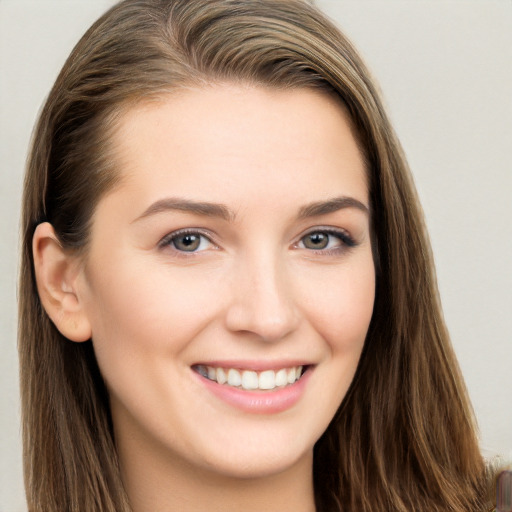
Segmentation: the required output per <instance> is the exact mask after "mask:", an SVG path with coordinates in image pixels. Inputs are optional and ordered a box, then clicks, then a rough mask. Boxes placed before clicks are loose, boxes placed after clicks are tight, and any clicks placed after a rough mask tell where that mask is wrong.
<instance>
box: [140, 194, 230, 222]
mask: <svg viewBox="0 0 512 512" xmlns="http://www.w3.org/2000/svg"><path fill="white" fill-rule="evenodd" d="M167 211H181V212H187V213H194V214H196V215H202V216H205V217H219V218H221V219H224V220H227V221H233V220H234V219H235V214H234V212H232V211H231V210H230V209H229V208H227V207H226V206H224V205H223V204H219V203H209V202H204V201H192V200H190V199H182V198H177V197H167V198H165V199H160V200H158V201H156V202H154V203H153V204H152V205H151V206H149V208H147V209H146V210H145V211H144V213H142V215H140V216H139V217H137V218H136V219H135V220H134V221H133V222H137V221H138V220H141V219H144V218H146V217H149V216H151V215H155V214H157V213H162V212H167Z"/></svg>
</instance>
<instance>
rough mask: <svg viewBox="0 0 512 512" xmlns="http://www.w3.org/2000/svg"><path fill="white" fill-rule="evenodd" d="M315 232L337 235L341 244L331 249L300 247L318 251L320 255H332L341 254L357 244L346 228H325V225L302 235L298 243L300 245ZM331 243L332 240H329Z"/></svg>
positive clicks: (313, 251) (330, 235) (314, 251)
mask: <svg viewBox="0 0 512 512" xmlns="http://www.w3.org/2000/svg"><path fill="white" fill-rule="evenodd" d="M314 234H323V235H328V236H329V237H335V238H337V239H338V240H339V241H340V245H339V246H337V247H333V248H331V249H308V248H307V247H300V249H305V250H309V251H311V252H312V253H314V254H315V253H316V254H317V255H318V256H331V255H333V256H334V255H339V254H341V253H343V252H345V251H347V250H349V249H352V248H353V247H356V246H357V242H356V241H355V240H354V238H352V237H351V236H350V235H349V234H348V233H347V232H346V231H345V230H341V229H334V228H327V227H326V228H324V227H316V228H314V229H312V230H310V231H308V232H307V233H305V234H304V235H302V236H301V238H300V240H299V242H298V243H297V244H296V246H298V245H299V244H300V243H303V240H304V239H305V238H306V237H308V236H311V235H314ZM329 243H330V242H329Z"/></svg>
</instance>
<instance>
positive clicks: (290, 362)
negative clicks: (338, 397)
mask: <svg viewBox="0 0 512 512" xmlns="http://www.w3.org/2000/svg"><path fill="white" fill-rule="evenodd" d="M200 365H202V366H211V367H213V368H234V369H237V370H249V371H251V370H252V371H255V372H262V371H265V370H281V369H282V368H293V367H297V366H312V363H311V362H310V361H307V360H305V359H286V360H272V361H265V360H258V361H255V360H242V359H237V360H218V359H217V360H214V361H200V362H197V363H195V364H193V365H192V366H200Z"/></svg>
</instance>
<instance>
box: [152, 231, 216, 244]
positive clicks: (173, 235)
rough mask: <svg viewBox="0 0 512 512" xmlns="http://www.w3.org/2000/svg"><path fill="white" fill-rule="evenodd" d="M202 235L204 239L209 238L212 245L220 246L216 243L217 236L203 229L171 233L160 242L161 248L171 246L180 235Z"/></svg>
mask: <svg viewBox="0 0 512 512" xmlns="http://www.w3.org/2000/svg"><path fill="white" fill-rule="evenodd" d="M196 234H197V235H201V236H203V237H204V238H207V239H208V240H209V242H210V243H212V244H213V245H215V246H217V245H218V244H217V243H216V242H215V238H216V237H215V235H214V234H213V233H211V232H210V231H208V230H205V229H202V228H182V229H177V230H176V231H171V232H170V233H167V235H165V236H163V237H162V238H161V239H160V241H159V242H158V246H159V247H163V246H166V245H168V244H169V242H170V241H171V240H173V239H174V238H176V237H179V236H180V235H196Z"/></svg>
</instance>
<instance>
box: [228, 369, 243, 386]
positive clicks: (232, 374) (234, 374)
mask: <svg viewBox="0 0 512 512" xmlns="http://www.w3.org/2000/svg"><path fill="white" fill-rule="evenodd" d="M228 384H229V385H230V386H235V387H237V386H240V385H241V384H242V376H241V375H240V372H239V371H238V370H234V369H233V368H231V369H230V370H229V371H228Z"/></svg>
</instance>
